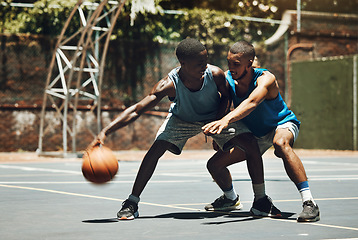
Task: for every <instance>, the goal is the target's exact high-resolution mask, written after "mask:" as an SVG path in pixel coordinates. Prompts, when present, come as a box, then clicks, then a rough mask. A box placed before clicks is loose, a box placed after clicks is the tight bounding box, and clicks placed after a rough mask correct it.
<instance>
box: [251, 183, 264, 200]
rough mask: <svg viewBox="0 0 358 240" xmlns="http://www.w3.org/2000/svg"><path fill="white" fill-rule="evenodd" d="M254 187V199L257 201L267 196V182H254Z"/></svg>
mask: <svg viewBox="0 0 358 240" xmlns="http://www.w3.org/2000/svg"><path fill="white" fill-rule="evenodd" d="M252 189H253V191H254V197H255V198H254V201H257V200H259V199H261V198H263V197H265V196H266V192H265V183H260V184H252Z"/></svg>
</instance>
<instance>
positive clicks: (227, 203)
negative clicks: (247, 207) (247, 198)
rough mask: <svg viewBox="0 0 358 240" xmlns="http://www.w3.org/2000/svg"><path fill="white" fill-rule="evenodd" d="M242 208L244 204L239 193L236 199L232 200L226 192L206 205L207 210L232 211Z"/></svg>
mask: <svg viewBox="0 0 358 240" xmlns="http://www.w3.org/2000/svg"><path fill="white" fill-rule="evenodd" d="M241 208H242V204H241V203H240V198H239V195H237V197H236V199H235V200H231V199H228V198H227V197H226V196H225V194H224V195H222V196H221V197H219V198H217V199H216V200H215V201H214V202H213V203H210V204H208V205H206V206H205V210H206V211H231V210H239V209H241Z"/></svg>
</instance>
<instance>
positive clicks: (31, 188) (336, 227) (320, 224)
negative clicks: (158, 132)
mask: <svg viewBox="0 0 358 240" xmlns="http://www.w3.org/2000/svg"><path fill="white" fill-rule="evenodd" d="M0 187H4V188H15V189H24V190H31V191H40V192H49V193H56V194H63V195H70V196H77V197H86V198H95V199H103V200H109V201H116V202H123V201H124V199H119V198H110V197H102V196H94V195H88V194H81V193H71V192H64V191H57V190H51V189H43V188H33V187H23V186H14V185H3V184H0ZM354 199H357V198H354ZM141 204H145V205H150V206H157V207H166V208H174V209H181V210H190V211H196V212H206V211H204V210H201V209H195V208H188V207H179V206H175V205H164V204H156V203H148V202H141ZM216 212H217V213H225V214H228V215H231V216H243V217H253V218H261V217H255V216H251V215H248V214H242V213H238V212H219V211H216ZM261 219H265V220H271V221H280V222H290V223H295V224H298V223H297V222H296V221H292V220H287V219H279V218H261ZM308 224H309V225H314V226H320V227H326V228H335V229H344V230H352V231H358V228H354V227H345V226H337V225H330V224H322V223H308Z"/></svg>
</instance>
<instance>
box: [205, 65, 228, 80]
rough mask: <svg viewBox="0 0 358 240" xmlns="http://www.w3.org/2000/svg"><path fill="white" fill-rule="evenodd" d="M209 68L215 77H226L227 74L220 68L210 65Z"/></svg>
mask: <svg viewBox="0 0 358 240" xmlns="http://www.w3.org/2000/svg"><path fill="white" fill-rule="evenodd" d="M208 68H209V69H210V70H211V73H212V74H213V77H225V73H224V71H223V70H222V69H221V68H220V67H218V66H215V65H212V64H208Z"/></svg>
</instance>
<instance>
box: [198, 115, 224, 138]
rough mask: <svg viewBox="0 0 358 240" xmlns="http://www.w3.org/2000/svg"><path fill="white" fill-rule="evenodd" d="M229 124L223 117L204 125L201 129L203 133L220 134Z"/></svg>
mask: <svg viewBox="0 0 358 240" xmlns="http://www.w3.org/2000/svg"><path fill="white" fill-rule="evenodd" d="M228 126H229V122H228V121H225V120H224V119H220V120H218V121H214V122H211V123H208V124H206V125H204V126H203V127H202V128H201V129H202V130H203V132H204V133H205V134H209V135H210V134H220V133H221V131H222V130H223V129H224V128H227V127H228Z"/></svg>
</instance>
